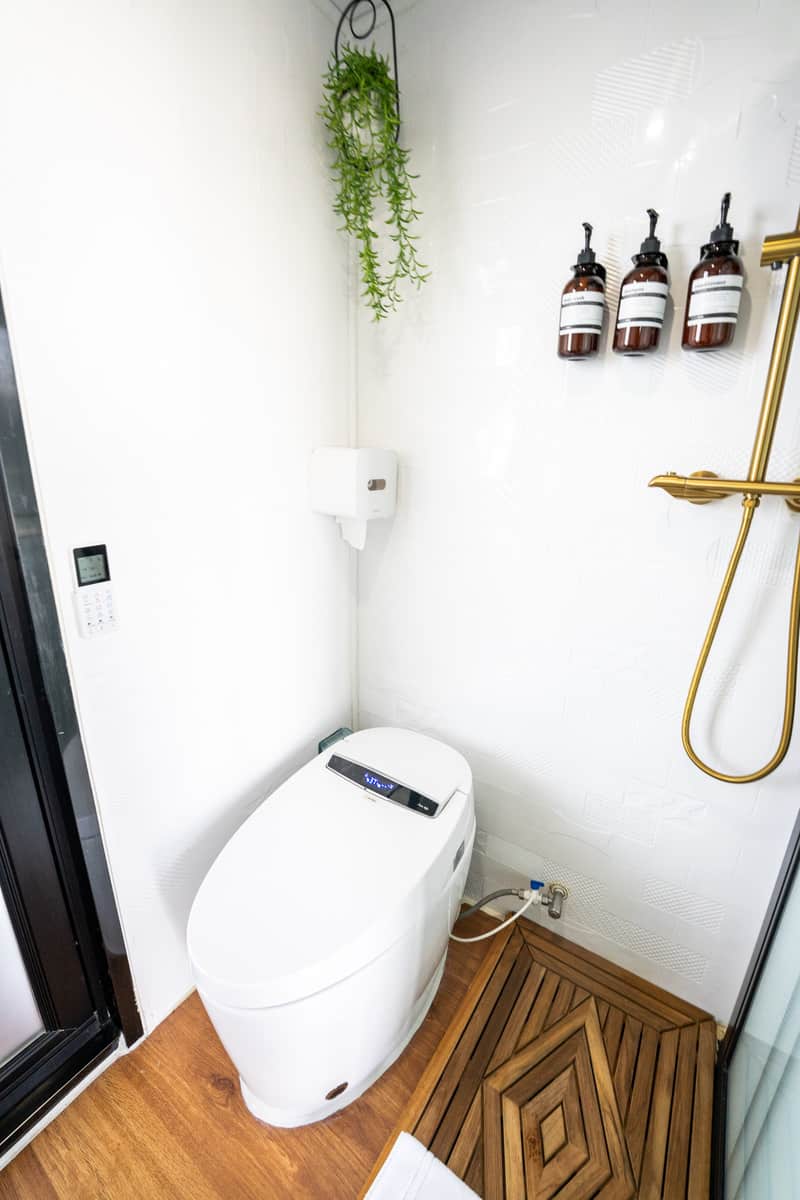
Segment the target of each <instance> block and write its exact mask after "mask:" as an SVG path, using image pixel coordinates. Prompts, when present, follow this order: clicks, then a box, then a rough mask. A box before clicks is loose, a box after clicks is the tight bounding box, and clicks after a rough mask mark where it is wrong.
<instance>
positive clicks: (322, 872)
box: [187, 729, 474, 1008]
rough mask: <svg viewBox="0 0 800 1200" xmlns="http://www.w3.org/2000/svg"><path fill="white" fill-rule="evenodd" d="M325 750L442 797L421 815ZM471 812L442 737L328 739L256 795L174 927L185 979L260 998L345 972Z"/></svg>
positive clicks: (363, 960) (391, 921)
mask: <svg viewBox="0 0 800 1200" xmlns="http://www.w3.org/2000/svg"><path fill="white" fill-rule="evenodd" d="M332 754H335V755H340V756H343V757H345V758H348V759H350V760H352V761H355V762H358V763H360V764H362V765H363V766H365V767H367V768H370V769H371V770H373V771H375V772H379V773H380V774H381V775H383V776H386V777H388V778H390V779H392V780H395V781H397V782H399V783H401V784H405V785H406V786H407V787H409V788H412V789H414V790H415V791H418V792H421V793H422V794H423V795H425V796H428V797H429V798H430V799H432V800H435V801H436V803H437V804H439V805H443V806H444V807H442V808H440V811H439V812H438V813H437V815H436V816H435V817H429V816H426V815H424V814H422V813H419V812H414V811H412V810H411V809H408V808H404V807H402V806H400V805H398V804H395V803H393V802H392V801H391V800H389V799H386V798H384V797H383V796H378V795H375V794H374V793H372V792H370V791H366V790H365V789H363V788H361V787H359V786H357V785H356V784H354V783H352V782H350V780H348V779H344V778H342V777H341V776H340V775H338V774H335V773H334V772H333V771H330V770H328V769H327V763H328V760H329V759H330V757H331V755H332ZM473 823H474V815H473V801H472V775H471V772H470V769H469V766H468V765H467V763H466V761H465V759H464V758H463V757H462V756H461V755H460V754H459V753H458V752H457V751H455V750H453V749H452V748H451V747H449V746H445V745H444V744H443V743H442V742H438V741H435V740H434V739H433V738H429V737H426V736H424V735H423V734H419V733H412V732H410V731H408V730H402V729H367V730H362V731H360V732H359V733H354V734H351V735H350V736H349V737H347V738H344V739H343V740H342V741H340V742H337V743H336V745H335V746H334V747H332V748H330V749H328V750H326V751H325V752H324V753H323V754H321V755H319V756H318V757H317V758H315V759H313V760H312V761H311V762H310V763H308V764H307V765H306V766H304V767H302V768H301V769H300V770H299V771H297V772H296V773H295V774H294V775H292V776H291V777H290V778H289V779H287V781H286V782H285V783H284V784H282V785H281V786H280V787H279V788H278V789H277V790H276V791H275V792H273V793H272V795H271V796H269V797H268V798H267V799H266V800H265V801H264V802H263V803H262V804H261V805H260V806H259V808H258V809H257V810H256V811H255V812H254V813H253V814H252V816H251V817H249V818H248V820H247V821H245V823H244V825H242V827H241V828H240V829H239V830H238V831H237V833H236V834H234V836H233V837H232V838H231V840H230V841H229V842H228V844H227V845H226V846H225V848H224V849H223V850H222V852H221V853H220V855H219V857H218V858H217V860H216V861H215V862H214V864H213V866H212V867H211V869H210V871H209V872H208V874H207V876H206V878H205V879H204V881H203V883H202V884H201V886H200V890H199V891H198V893H197V896H196V898H195V901H194V904H193V906H192V911H191V913H190V916H189V926H188V932H187V941H188V949H189V958H190V961H191V964H192V971H193V974H194V977H195V980H196V982H197V986H198V988H199V989H200V991H201V992H202V993H204V994H205V995H207V996H208V997H209V998H211V999H213V1000H215V1001H216V1002H217V1003H219V1004H226V1005H229V1006H231V1007H234V1008H264V1007H270V1006H272V1005H277V1004H287V1003H290V1002H292V1001H294V1000H298V999H301V998H303V997H305V996H310V995H313V994H314V993H315V992H318V991H321V990H322V989H323V988H325V987H330V986H331V985H332V984H334V983H337V982H339V980H341V979H345V978H347V976H348V975H351V974H352V973H353V972H354V971H357V970H359V969H360V968H361V967H363V966H365V965H366V964H367V963H369V962H372V961H373V959H375V958H377V957H378V955H379V954H382V953H383V952H384V951H385V950H387V949H388V948H389V947H390V946H391V945H393V944H394V942H395V941H397V940H398V938H400V937H402V935H403V934H404V932H405V931H406V930H408V929H410V928H411V926H412V925H413V923H414V922H415V921H417V920H424V919H425V916H426V912H427V910H428V909H430V907H431V903H432V901H433V900H435V899H436V898H438V896H439V895H440V894H441V891H442V890H443V888H444V887H446V885H447V883H448V881H449V878H450V876H451V874H452V870H453V855H454V850H457V849H458V846H459V845H460V842H461V840H464V839H465V838H466V837H468V835H469V833H470V832H471V830H472V825H473Z"/></svg>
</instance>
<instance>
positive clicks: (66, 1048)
mask: <svg viewBox="0 0 800 1200" xmlns="http://www.w3.org/2000/svg"><path fill="white" fill-rule="evenodd" d="M90 1026H91V1027H88V1028H85V1029H78V1030H71V1031H70V1033H69V1034H68V1035H67V1036H66V1037H65V1038H63V1039H62V1043H61V1045H59V1046H56V1047H55V1049H54V1051H53V1053H52V1054H50V1055H48V1056H47V1058H45V1059H44V1060H42V1061H40V1062H39V1063H37V1065H36V1068H35V1072H34V1073H33V1076H32V1077H31V1076H28V1078H26V1079H25V1081H24V1087H25V1089H26V1094H25V1099H24V1100H23V1101H21V1102H20V1103H19V1104H16V1105H14V1106H13V1107H12V1108H11V1110H10V1112H8V1113H7V1114H6V1116H5V1117H2V1118H0V1157H2V1156H3V1155H5V1154H7V1153H8V1151H9V1150H12V1149H13V1148H14V1146H15V1145H16V1143H17V1142H18V1141H19V1140H20V1139H21V1138H23V1137H24V1136H25V1135H26V1133H29V1132H30V1130H31V1129H32V1128H33V1127H34V1126H35V1125H37V1124H38V1123H39V1122H40V1121H41V1120H43V1118H44V1117H46V1116H47V1114H48V1113H49V1112H51V1111H52V1109H53V1108H54V1107H55V1106H56V1105H57V1104H58V1103H59V1102H60V1101H61V1100H63V1099H64V1097H65V1096H67V1095H68V1093H69V1092H70V1091H71V1090H72V1089H73V1088H75V1087H76V1086H77V1085H78V1084H79V1083H80V1082H81V1080H83V1079H85V1077H86V1076H87V1075H88V1074H90V1073H91V1072H92V1071H93V1070H94V1069H95V1068H96V1067H98V1066H99V1065H100V1063H102V1062H103V1061H104V1060H105V1059H106V1058H109V1057H110V1056H111V1055H112V1054H113V1053H114V1052H115V1051H116V1049H117V1047H118V1044H119V1039H120V1034H119V1030H118V1029H117V1028H116V1026H115V1025H113V1024H112V1023H111V1022H106V1023H105V1024H104V1025H101V1026H98V1024H97V1022H93V1023H90ZM20 1086H23V1084H22V1083H21V1084H20ZM23 1149H24V1147H23Z"/></svg>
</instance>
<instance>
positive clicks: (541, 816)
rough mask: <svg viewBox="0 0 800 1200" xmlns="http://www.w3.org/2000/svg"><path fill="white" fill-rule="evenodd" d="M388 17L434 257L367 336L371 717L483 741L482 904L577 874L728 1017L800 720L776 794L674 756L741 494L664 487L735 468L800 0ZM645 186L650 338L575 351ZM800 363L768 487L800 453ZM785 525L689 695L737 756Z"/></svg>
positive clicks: (793, 112)
mask: <svg viewBox="0 0 800 1200" xmlns="http://www.w3.org/2000/svg"><path fill="white" fill-rule="evenodd" d="M399 33H400V54H401V62H402V83H403V89H404V94H403V115H404V121H405V125H404V134H403V136H404V138H405V139H406V142H407V144H408V145H409V146H411V147H412V149H413V155H414V163H415V166H416V169H417V170H419V173H420V180H419V198H420V207H421V208H422V209H423V211H424V217H423V220H422V222H421V229H420V233H421V235H422V239H423V240H422V243H421V247H422V257H423V259H424V260H426V261H427V262H429V264H430V267H431V270H432V277H431V280H430V282H429V283H428V284H426V285H425V287H424V288H423V290H422V291H421V292H420V293H419V294H418V295H416V294H414V295H412V296H410V297H409V299H408V300H407V302H406V303H405V304H404V306H403V309H402V311H400V312H399V313H398V314H397V315H396V317H393V318H392V319H390V320H389V321H387V322H385V324H384V325H383V326H382V327H379V328H378V327H376V326H374V325H373V324H371V323H370V321H369V318H368V316H367V315H364V316H363V318H362V320H361V321H360V324H359V330H358V362H359V381H358V382H359V397H360V412H359V422H360V444H362V445H387V446H392V447H394V448H396V449H397V451H398V453H399V455H400V459H401V476H400V492H399V499H398V514H397V517H396V519H395V520H394V522H393V523H391V524H387V526H386V527H383V528H381V529H379V530H377V531H376V536H375V537H374V539H373V540H372V541H371V542H370V544H369V545H368V546H367V549H366V551H365V552H364V554H363V555H362V557H361V560H360V595H359V617H360V631H361V632H360V638H361V641H360V678H361V693H360V703H361V723H362V724H363V725H366V724H369V723H374V722H381V721H383V722H388V723H392V724H403V725H410V726H412V727H417V728H421V729H425V730H427V731H430V732H431V733H433V734H438V735H439V736H441V737H442V738H444V739H445V740H447V741H448V742H451V743H453V744H454V745H457V746H459V747H460V748H461V749H462V750H463V751H464V753H466V754H467V755H468V757H469V758H470V761H471V762H472V764H473V767H474V770H475V775H476V787H477V802H478V808H479V824H480V830H481V832H480V837H479V846H478V849H477V851H476V854H475V858H474V861H473V869H472V876H471V882H470V892H471V893H472V894H478V893H481V892H484V891H488V890H491V888H493V887H496V886H498V885H500V884H501V883H504V882H506V881H508V880H511V881H512V882H514V883H517V882H519V880H520V879H521V878H525V877H528V876H529V875H530V874H542V875H544V876H546V877H547V878H551V877H553V876H554V875H558V876H559V877H562V878H564V881H565V882H567V883H568V884H569V885H570V886H571V888H572V896H571V898H570V901H569V902H568V905H567V908H566V912H565V918H564V921H563V923H562V927H561V928H562V930H563V932H564V933H565V934H567V935H568V936H571V937H574V938H576V939H577V940H578V941H581V942H583V943H585V944H586V945H589V946H591V947H593V948H595V949H597V950H599V951H600V952H602V953H604V954H606V955H608V956H609V957H611V958H612V959H615V960H616V961H618V962H620V963H622V964H624V965H628V966H630V967H632V968H633V969H635V970H636V971H638V972H640V973H641V974H643V975H645V976H647V977H649V978H651V979H653V980H655V981H657V982H659V983H662V984H664V985H665V986H667V987H669V988H671V989H673V990H674V991H677V992H679V993H680V994H682V995H684V996H686V997H687V998H689V999H691V1000H693V1001H695V1002H697V1003H699V1004H702V1005H704V1006H707V1007H709V1008H710V1009H712V1010H713V1011H714V1012H715V1013H716V1014H717V1015H718V1017H720V1018H721V1019H724V1018H725V1017H726V1016H727V1015H728V1013H729V1010H730V1006H731V1004H732V1001H733V997H734V995H735V992H736V989H737V987H738V984H739V981H740V979H741V976H742V974H743V971H744V966H745V963H746V960H747V957H748V955H749V953H750V950H751V947H752V944H753V941H754V938H755V935H756V931H757V929H758V926H759V923H760V920H761V916H762V913H763V910H764V906H765V904H766V899H767V897H768V895H769V892H770V890H771V887H772V883H773V880H774V877H775V874H776V871H777V867H778V863H779V861H780V858H781V856H782V853H783V849H784V846H785V841H786V837H787V835H788V831H789V828H790V826H791V822H792V820H793V817H794V815H795V812H796V807H797V799H796V798H797V788H798V773H799V771H800V741H798V745H797V746H796V748H795V750H794V752H790V756H789V758H788V759H787V760H786V762H785V764H784V765H783V767H782V768H781V769H780V770H779V772H778V773H776V774H775V775H773V776H771V777H770V778H768V779H767V780H765V781H764V782H763V783H762V784H760V785H759V784H755V785H748V786H744V787H732V786H730V785H724V784H720V783H717V782H715V781H714V780H712V779H709V778H707V777H705V776H704V775H702V774H700V773H699V772H698V771H697V770H696V769H695V768H694V767H693V766H692V765H691V764H690V763H689V761H688V759H687V758H686V757H685V755H684V753H683V750H682V748H681V744H680V729H679V725H680V714H681V709H682V706H683V701H684V697H685V694H686V689H687V686H688V682H689V678H690V675H691V671H692V668H693V665H694V661H695V657H696V655H697V651H698V649H699V645H700V641H701V639H702V636H703V634H704V632H705V627H706V623H707V620H708V617H709V614H710V609H711V605H712V603H713V600H714V597H715V595H716V592H717V589H718V586H719V583H720V580H721V575H722V571H723V569H724V566H725V563H726V561H727V557H728V554H729V551H730V547H731V545H732V542H733V539H734V537H735V534H736V528H737V525H738V520H739V509H738V505H737V502H736V501H735V500H730V501H726V502H725V503H720V504H714V505H710V506H708V507H704V508H697V507H695V506H691V505H686V504H678V503H677V502H675V501H672V500H670V499H669V497H667V496H666V495H664V494H662V493H654V492H648V490H647V486H646V485H647V481H648V479H649V478H650V477H651V476H652V475H654V474H656V473H658V472H662V471H665V470H670V469H671V470H677V471H681V472H687V473H688V472H690V471H693V470H697V469H700V468H705V469H709V470H714V471H717V472H718V473H720V474H730V475H735V474H736V473H737V472H741V471H743V470H746V467H747V462H748V459H749V453H750V448H751V444H752V438H753V433H754V430H755V424H756V418H757V414H758V407H759V403H760V399H761V392H762V388H763V381H764V376H765V372H766V364H767V359H768V355H769V349H770V345H771V339H772V333H773V328H774V322H775V316H776V311H777V305H778V301H779V298H780V288H781V286H782V276H781V275H780V274H773V273H771V272H769V271H763V270H761V269H760V268H759V265H758V257H759V250H760V242H761V239H762V237H763V236H764V234H766V233H770V232H777V231H778V230H780V229H783V228H786V227H788V226H790V225H791V224H792V222H793V220H794V217H795V215H796V211H797V205H798V202H800V70H799V69H798V59H799V58H800V56H799V55H798V51H797V47H798V45H800V9H799V8H798V7H797V5H796V4H794V3H792V2H791V0H772V2H770V3H766V4H758V3H756V2H755V0H732V2H730V3H725V4H721V3H708V2H700V3H691V4H689V3H688V2H687V3H682V2H679V3H671V4H669V5H667V6H664V5H657V4H652V5H648V4H637V3H633V2H632V0H631V2H628V0H619V2H616V3H611V2H608V3H606V2H605V0H596V2H592V0H586V2H583V0H569V2H566V3H564V2H556V0H543V2H538V3H523V2H522V0H509V2H508V3H504V4H503V5H502V6H498V5H485V4H481V3H479V2H478V0H461V2H458V3H456V0H420V2H419V3H417V4H415V5H412V6H411V7H410V8H408V10H407V11H406V12H404V14H403V19H402V22H400V23H399ZM728 190H730V191H731V192H732V193H733V201H732V213H733V214H734V215H735V223H736V233H737V237H739V238H740V240H741V244H742V249H741V254H742V257H743V261H744V266H745V272H746V283H745V294H744V298H743V301H742V308H741V315H740V321H739V328H738V330H737V334H736V338H735V341H734V343H733V345H732V347H731V348H730V349H724V350H721V351H719V352H717V353H715V354H713V355H707V356H703V355H691V354H687V353H685V352H682V351H681V349H680V337H681V328H682V320H683V304H684V299H685V294H686V281H687V278H688V274H689V271H690V270H691V268H692V267H693V265H694V264H695V262H696V260H697V249H698V246H699V245H700V244H701V242H702V241H703V240H705V239H706V237H707V234H708V229H709V228H710V225H711V223H713V220H714V217H715V215H716V213H717V211H718V205H719V198H720V196H721V195H722V193H723V192H724V191H728ZM650 206H653V207H655V208H656V209H657V210H658V211H659V212H660V213H661V220H660V223H659V234H660V236H661V237H662V239H663V242H664V249H665V250H666V251H667V253H668V255H669V261H670V274H671V280H672V287H671V301H670V304H669V306H668V309H667V319H666V325H665V330H664V333H663V335H662V340H661V349H660V351H659V352H658V353H657V354H655V355H652V356H650V358H649V359H622V360H620V358H619V357H618V356H616V355H612V354H611V353H610V352H609V347H608V335H607V334H606V336H605V337H604V341H603V349H602V350H601V353H600V354H599V355H598V356H597V358H596V360H594V361H588V362H582V363H569V362H563V361H561V360H559V359H558V357H557V355H556V338H557V330H558V312H559V297H560V293H561V288H562V287H563V284H564V281H565V279H566V278H567V277H568V268H569V265H570V263H572V262H573V261H574V254H575V249H576V246H577V245H578V244H579V243H580V234H581V222H582V221H585V220H586V221H591V222H592V224H593V225H594V227H595V234H594V238H593V244H594V245H595V246H596V249H597V254H598V258H599V260H600V261H602V262H603V263H604V264H605V265H606V266H607V268H608V284H607V294H608V298H609V312H608V318H607V322H608V323H607V329H608V324H610V326H611V327H612V328H613V321H614V316H615V303H616V297H617V295H618V291H619V283H620V280H621V277H622V276H623V275H624V274H625V272H626V271H627V269H628V267H629V265H630V255H631V254H633V253H634V252H636V251H637V250H638V248H639V242H640V241H641V237H642V226H643V223H644V220H645V218H644V213H645V209H646V208H648V207H650ZM576 239H577V240H576ZM799 372H800V367H798V365H797V364H795V369H794V372H793V374H792V375H791V377H790V379H789V383H788V385H787V389H786V394H785V397H784V404H783V411H782V416H781V420H780V422H779V426H778V433H777V438H776V442H775V447H774V451H773V455H772V461H771V466H770V475H771V477H773V478H787V479H790V478H793V477H794V476H797V475H800V438H799V437H798V434H800V386H798V379H800V374H799ZM798 533H800V523H799V522H798V518H796V517H794V516H792V515H791V514H790V513H789V512H788V510H787V509H786V508H785V506H784V505H783V503H782V502H780V501H777V500H776V501H764V502H763V504H762V506H761V509H760V510H759V513H758V514H757V520H756V524H755V528H754V533H753V536H752V538H751V542H750V545H749V546H748V548H747V552H746V557H745V559H744V561H743V564H742V568H741V571H740V574H739V578H738V580H737V586H736V589H735V593H734V595H733V597H732V600H731V604H730V610H729V612H728V614H727V618H726V621H725V623H724V625H723V628H722V630H721V633H720V636H719V641H718V646H717V648H716V649H715V652H714V654H713V656H712V660H711V663H710V667H709V672H708V674H707V678H706V682H705V685H704V688H703V691H702V693H701V700H700V703H699V706H698V711H697V740H698V743H699V747H700V749H701V751H702V752H705V754H706V755H708V756H709V757H710V759H711V760H712V761H713V762H714V763H717V764H719V765H720V766H722V768H723V769H731V770H735V769H752V768H753V767H754V766H756V765H759V764H760V763H761V762H762V761H765V760H766V759H767V758H768V757H769V756H770V754H771V752H772V750H773V748H774V744H775V743H776V741H777V736H778V731H779V726H780V716H781V711H782V688H783V670H784V656H785V641H786V622H787V615H788V602H789V589H790V586H791V571H792V562H793V556H794V549H795V543H796V539H797V536H798Z"/></svg>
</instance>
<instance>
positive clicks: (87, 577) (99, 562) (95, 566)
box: [72, 546, 111, 587]
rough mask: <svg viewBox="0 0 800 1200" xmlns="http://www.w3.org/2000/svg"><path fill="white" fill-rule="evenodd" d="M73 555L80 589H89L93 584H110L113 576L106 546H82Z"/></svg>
mask: <svg viewBox="0 0 800 1200" xmlns="http://www.w3.org/2000/svg"><path fill="white" fill-rule="evenodd" d="M72 553H73V555H74V557H75V572H76V574H77V576H78V587H87V586H88V585H89V584H91V583H108V581H109V579H110V578H111V574H110V572H109V569H108V554H107V553H106V548H105V546H81V547H80V548H79V549H77V550H73V552H72Z"/></svg>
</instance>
